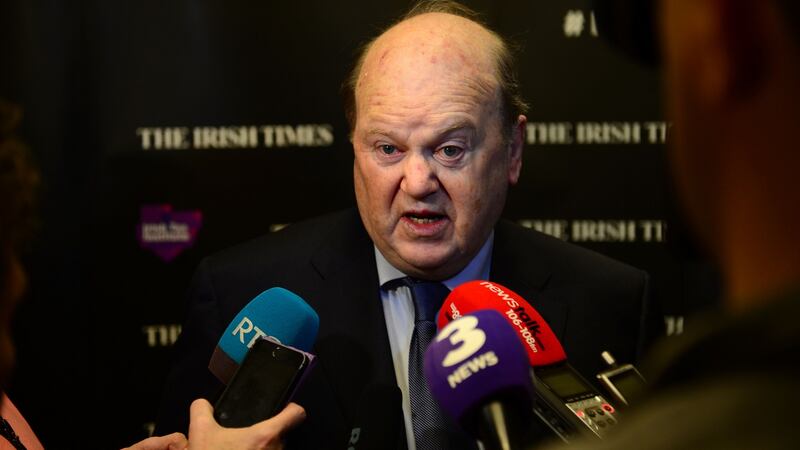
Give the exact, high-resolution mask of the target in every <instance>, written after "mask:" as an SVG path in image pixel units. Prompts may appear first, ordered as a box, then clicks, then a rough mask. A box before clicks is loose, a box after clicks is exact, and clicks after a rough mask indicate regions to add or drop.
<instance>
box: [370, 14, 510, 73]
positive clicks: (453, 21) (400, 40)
mask: <svg viewBox="0 0 800 450" xmlns="http://www.w3.org/2000/svg"><path fill="white" fill-rule="evenodd" d="M498 45H499V41H498V39H497V37H496V36H495V35H493V34H492V33H490V32H489V31H488V30H486V29H485V28H483V27H482V26H481V25H479V24H477V23H475V22H473V21H471V20H469V19H466V18H463V17H459V16H454V15H451V14H443V13H428V14H422V15H419V16H415V17H412V18H410V19H408V20H405V21H403V22H400V23H399V24H397V25H395V26H394V27H392V28H391V29H389V30H388V31H386V32H385V33H384V34H382V35H381V36H380V37H378V38H377V39H376V40H375V42H374V43H373V44H372V45H371V46H370V48H369V50H367V54H366V55H365V58H364V63H363V65H362V67H361V73H360V74H359V78H358V83H357V86H356V87H357V88H360V87H363V85H364V83H367V82H369V81H370V80H372V79H374V78H376V77H378V76H383V75H387V74H389V73H391V72H392V71H396V70H397V69H403V68H405V69H410V70H415V69H420V70H423V69H426V68H430V66H436V67H437V68H438V69H439V70H440V71H446V70H452V71H458V72H460V73H461V75H462V76H464V77H469V76H481V77H486V76H489V77H492V78H494V77H495V74H496V50H497V46H498Z"/></svg>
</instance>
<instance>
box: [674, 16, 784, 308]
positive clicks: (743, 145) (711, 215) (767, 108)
mask: <svg viewBox="0 0 800 450" xmlns="http://www.w3.org/2000/svg"><path fill="white" fill-rule="evenodd" d="M798 5H800V2H796V1H794V0H662V1H661V2H660V9H659V14H658V17H659V19H660V28H661V29H660V32H661V33H660V37H661V54H662V56H663V59H664V80H665V87H666V100H667V106H668V113H669V118H670V120H672V121H673V124H674V127H673V134H672V138H673V142H672V146H671V147H672V148H671V149H670V151H671V156H672V158H671V160H672V164H673V169H674V175H675V177H676V181H677V185H678V187H679V189H680V191H681V192H680V193H681V194H682V197H683V200H684V204H685V206H686V210H687V212H688V216H689V219H690V221H691V222H692V224H693V225H694V229H695V231H696V232H697V233H698V235H699V237H700V238H702V241H703V242H704V243H705V244H706V245H707V246H708V247H709V249H710V250H711V251H712V253H714V255H715V256H717V257H718V259H719V260H720V262H721V263H722V266H723V271H724V272H726V278H727V279H728V280H727V284H728V288H729V291H730V292H729V295H730V296H732V297H737V296H753V295H754V294H755V292H756V290H758V289H761V290H762V291H765V290H767V289H766V288H767V286H768V285H769V284H773V285H777V283H778V278H784V279H788V278H791V277H796V275H797V274H790V273H789V271H792V270H793V269H791V268H792V267H795V269H794V270H795V271H796V270H797V269H796V267H797V264H796V261H795V258H796V257H795V256H791V255H792V254H794V255H796V254H797V253H798V251H797V250H798V249H797V248H796V246H795V245H793V244H791V243H790V242H791V240H792V239H793V238H792V236H794V235H796V233H797V231H796V230H797V227H798V226H800V212H798V208H796V206H795V205H796V204H797V201H800V195H799V194H798V193H799V192H800V189H798V187H797V178H798V172H800V156H798V154H799V153H800V152H798V151H797V143H796V139H795V137H794V136H795V134H796V130H797V127H798V123H800V64H799V63H800V32H798V23H799V22H798V20H800V6H798ZM790 260H791V263H790ZM778 265H780V266H781V267H778ZM754 269H757V270H754ZM781 271H786V273H780V272H781ZM756 274H758V275H757V276H756ZM748 277H749V278H759V279H760V280H755V279H753V280H748ZM770 277H774V278H775V280H769V278H770ZM772 281H775V283H772ZM784 281H785V280H784ZM772 287H773V288H774V286H772ZM762 288H763V289H762Z"/></svg>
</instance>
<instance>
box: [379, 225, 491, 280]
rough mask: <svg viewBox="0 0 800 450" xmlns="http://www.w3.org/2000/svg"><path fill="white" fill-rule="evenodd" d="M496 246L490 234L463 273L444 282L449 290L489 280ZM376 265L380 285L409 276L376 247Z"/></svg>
mask: <svg viewBox="0 0 800 450" xmlns="http://www.w3.org/2000/svg"><path fill="white" fill-rule="evenodd" d="M493 245H494V231H492V232H491V234H489V237H488V238H487V239H486V242H484V243H483V246H482V247H481V249H480V250H479V251H478V254H476V255H475V257H473V258H472V261H470V262H469V264H467V266H466V267H464V269H462V270H461V272H459V273H457V274H456V275H455V276H454V277H452V278H449V279H447V280H444V281H442V283H443V284H444V285H445V286H447V288H448V289H450V290H453V289H454V288H455V287H456V286H458V285H460V284H463V283H466V282H467V281H472V280H488V279H489V271H490V269H491V263H492V258H491V256H492V247H493ZM375 263H376V265H377V267H378V285H379V286H383V285H384V284H386V283H387V282H389V281H392V280H396V279H398V278H403V277H406V276H408V275H406V274H405V273H403V272H401V271H400V270H398V269H397V268H396V267H394V266H393V265H391V264H390V263H389V261H387V260H386V258H384V257H383V254H382V253H381V252H380V250H378V247H377V246H376V247H375Z"/></svg>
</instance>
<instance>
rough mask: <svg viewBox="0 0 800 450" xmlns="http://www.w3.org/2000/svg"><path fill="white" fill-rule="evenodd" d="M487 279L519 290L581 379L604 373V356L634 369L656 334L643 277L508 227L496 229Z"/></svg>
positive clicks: (631, 269) (581, 250)
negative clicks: (490, 270)
mask: <svg viewBox="0 0 800 450" xmlns="http://www.w3.org/2000/svg"><path fill="white" fill-rule="evenodd" d="M492 279H493V280H495V281H497V282H498V283H501V284H504V285H507V286H509V287H510V288H511V289H515V290H516V289H519V291H518V293H519V294H520V295H522V296H523V298H525V299H526V300H528V301H529V302H530V303H531V304H532V306H533V307H534V308H536V310H537V311H539V313H540V314H542V316H543V317H544V319H545V320H546V321H547V322H548V324H549V325H550V326H551V328H552V329H553V331H554V333H556V335H557V336H558V338H559V340H560V341H561V343H562V345H563V346H564V348H565V350H566V351H567V355H568V357H569V360H570V362H571V363H572V364H573V365H574V366H575V367H576V368H577V369H578V370H579V371H581V372H582V373H583V374H584V376H587V378H588V377H593V376H594V374H596V373H597V372H599V371H601V370H603V369H604V368H605V367H604V364H603V361H602V359H601V358H600V353H601V352H602V351H603V350H609V351H611V352H612V354H614V356H615V357H617V359H618V360H619V361H621V362H635V361H637V360H638V359H639V357H640V355H641V353H642V352H643V351H644V350H645V349H646V348H647V347H648V346H649V344H650V342H652V340H653V338H654V337H655V335H657V334H660V331H659V330H660V329H661V327H660V319H659V318H658V317H657V315H656V313H655V310H654V309H653V308H652V307H651V305H650V295H649V285H648V279H649V277H648V275H647V273H646V272H644V271H642V270H639V269H636V268H634V267H631V266H629V265H627V264H624V263H621V262H619V261H616V260H614V259H611V258H609V257H607V256H604V255H601V254H599V253H597V252H594V251H591V250H588V249H585V248H582V247H579V246H577V245H574V244H570V243H567V242H564V241H561V240H560V239H556V238H553V237H551V236H548V235H545V234H543V233H540V232H537V231H535V230H530V229H526V228H523V227H521V226H519V225H516V224H513V223H511V222H508V221H501V222H500V223H499V224H498V225H497V227H496V228H495V243H494V252H493V255H492ZM506 283H508V284H506Z"/></svg>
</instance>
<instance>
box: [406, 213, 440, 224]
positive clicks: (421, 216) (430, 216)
mask: <svg viewBox="0 0 800 450" xmlns="http://www.w3.org/2000/svg"><path fill="white" fill-rule="evenodd" d="M403 217H404V218H405V219H408V220H409V221H411V222H413V223H417V224H420V225H424V224H429V223H434V222H438V221H440V220H443V219H446V218H447V216H445V215H442V214H436V213H432V212H428V211H422V212H408V213H405V214H403Z"/></svg>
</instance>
